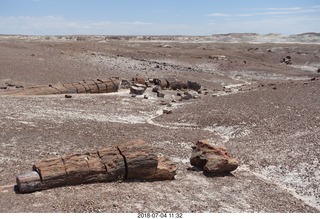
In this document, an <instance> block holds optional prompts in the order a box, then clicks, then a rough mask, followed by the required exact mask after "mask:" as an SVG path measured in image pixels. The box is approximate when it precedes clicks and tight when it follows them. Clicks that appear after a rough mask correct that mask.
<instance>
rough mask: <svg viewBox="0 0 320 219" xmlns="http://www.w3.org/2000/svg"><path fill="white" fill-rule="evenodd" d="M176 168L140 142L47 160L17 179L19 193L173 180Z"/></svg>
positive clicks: (38, 163)
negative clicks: (101, 184)
mask: <svg viewBox="0 0 320 219" xmlns="http://www.w3.org/2000/svg"><path fill="white" fill-rule="evenodd" d="M176 169H177V167H176V165H175V164H174V163H173V162H172V161H170V160H169V159H168V158H165V157H163V156H157V155H156V154H155V153H154V151H153V149H152V147H151V146H150V145H148V144H146V143H145V142H144V141H142V140H137V141H131V142H127V143H125V144H121V145H113V146H109V147H105V148H102V149H100V150H98V151H96V152H93V153H86V154H73V155H65V156H60V157H53V158H48V159H46V160H42V161H40V162H37V163H35V164H34V165H33V167H32V170H33V171H32V172H30V173H26V174H21V175H19V176H17V178H16V181H17V186H18V189H19V192H20V193H29V192H34V191H40V190H45V189H50V188H55V187H61V186H67V185H79V184H86V183H99V182H111V181H117V180H135V179H137V180H173V179H174V176H175V173H176Z"/></svg>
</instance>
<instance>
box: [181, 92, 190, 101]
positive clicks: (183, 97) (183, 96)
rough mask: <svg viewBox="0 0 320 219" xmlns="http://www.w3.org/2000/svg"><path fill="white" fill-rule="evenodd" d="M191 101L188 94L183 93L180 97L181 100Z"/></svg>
mask: <svg viewBox="0 0 320 219" xmlns="http://www.w3.org/2000/svg"><path fill="white" fill-rule="evenodd" d="M191 99H193V96H192V94H190V93H185V94H183V95H182V96H181V100H191Z"/></svg>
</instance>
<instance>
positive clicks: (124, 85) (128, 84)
mask: <svg viewBox="0 0 320 219" xmlns="http://www.w3.org/2000/svg"><path fill="white" fill-rule="evenodd" d="M131 85H132V83H131V82H130V81H128V80H121V88H123V89H129V88H130V87H131Z"/></svg>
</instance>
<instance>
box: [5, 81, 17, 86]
mask: <svg viewBox="0 0 320 219" xmlns="http://www.w3.org/2000/svg"><path fill="white" fill-rule="evenodd" d="M5 84H6V85H7V86H8V87H15V86H16V85H15V84H11V83H9V82H6V83H5Z"/></svg>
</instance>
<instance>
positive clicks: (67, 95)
mask: <svg viewBox="0 0 320 219" xmlns="http://www.w3.org/2000/svg"><path fill="white" fill-rule="evenodd" d="M64 97H65V98H72V95H70V94H66V95H64Z"/></svg>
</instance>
